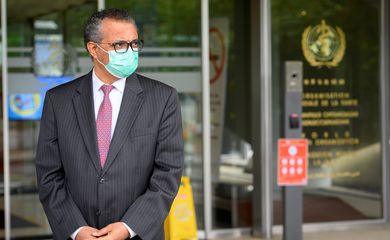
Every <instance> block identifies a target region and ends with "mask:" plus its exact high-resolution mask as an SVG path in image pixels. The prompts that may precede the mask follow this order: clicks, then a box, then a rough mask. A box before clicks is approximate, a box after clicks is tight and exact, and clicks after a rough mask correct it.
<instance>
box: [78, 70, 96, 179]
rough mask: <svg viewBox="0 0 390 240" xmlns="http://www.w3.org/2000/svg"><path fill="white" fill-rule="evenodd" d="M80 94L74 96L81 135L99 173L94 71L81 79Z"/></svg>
mask: <svg viewBox="0 0 390 240" xmlns="http://www.w3.org/2000/svg"><path fill="white" fill-rule="evenodd" d="M76 91H77V92H78V93H79V94H78V95H76V96H75V97H74V98H73V105H74V108H75V111H76V115H77V121H78V123H79V127H80V131H81V135H82V137H83V140H84V143H85V145H86V146H87V150H88V153H89V155H90V157H91V161H92V163H93V165H94V166H95V169H96V171H97V172H98V173H100V172H101V167H100V161H99V150H98V147H97V137H96V123H95V112H94V111H95V110H94V103H93V96H92V94H93V93H92V72H90V73H89V74H88V75H86V76H85V77H84V79H83V80H81V83H80V85H79V86H78V88H77V90H76Z"/></svg>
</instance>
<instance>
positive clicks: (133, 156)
mask: <svg viewBox="0 0 390 240" xmlns="http://www.w3.org/2000/svg"><path fill="white" fill-rule="evenodd" d="M92 94H93V93H92V72H90V73H89V74H87V75H85V76H82V77H80V78H78V79H76V80H73V81H72V82H69V83H66V84H63V85H60V86H58V87H56V88H53V89H51V90H50V91H48V92H47V94H46V98H45V103H44V110H43V115H42V119H41V129H40V134H39V141H38V149H37V157H36V171H37V179H38V187H39V197H40V200H41V202H42V205H43V207H44V209H45V212H46V215H47V218H48V220H49V223H50V226H51V228H52V231H53V234H54V238H55V239H67V238H68V237H69V236H70V235H71V234H72V233H73V232H74V231H75V230H77V229H78V228H79V227H81V226H86V225H88V226H92V227H95V228H98V229H101V228H103V227H105V226H106V225H108V224H110V223H113V222H118V221H121V222H125V223H126V224H127V225H128V226H129V227H130V228H132V229H133V230H134V231H135V232H136V233H137V234H138V235H139V237H141V238H142V239H146V240H148V239H150V240H156V239H164V226H163V223H164V220H165V217H166V215H167V213H168V211H169V209H170V206H171V203H172V201H173V199H174V197H175V196H176V193H177V190H178V187H179V184H180V177H181V174H182V168H183V139H182V126H181V114H180V106H179V104H178V98H177V93H176V91H175V90H174V89H173V88H171V87H169V86H167V85H164V84H162V83H160V82H158V81H154V80H151V79H149V78H146V77H144V76H141V75H138V74H135V73H134V74H132V75H131V76H130V77H128V78H127V80H126V86H125V90H124V95H123V99H122V104H121V107H120V112H119V116H118V121H117V124H116V128H115V131H114V135H113V137H112V140H111V145H110V150H109V153H108V156H107V161H106V164H105V166H104V168H103V169H102V168H101V166H100V163H99V162H100V160H99V154H98V147H97V140H96V126H95V114H94V105H93V104H94V103H93V95H92Z"/></svg>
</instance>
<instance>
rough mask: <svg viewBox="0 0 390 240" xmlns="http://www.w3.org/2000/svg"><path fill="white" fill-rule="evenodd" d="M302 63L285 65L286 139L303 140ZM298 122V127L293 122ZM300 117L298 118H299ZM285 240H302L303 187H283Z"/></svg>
mask: <svg viewBox="0 0 390 240" xmlns="http://www.w3.org/2000/svg"><path fill="white" fill-rule="evenodd" d="M302 75H303V74H302V62H297V61H289V62H286V64H285V79H286V82H285V84H286V85H285V86H286V92H285V99H284V100H285V101H284V103H285V105H284V106H285V110H284V112H285V117H284V119H285V121H284V133H285V138H301V133H302V124H301V117H300V116H301V115H302V105H301V99H302ZM293 116H294V121H295V120H298V125H296V124H294V125H295V126H293V124H292V121H293V118H292V117H293ZM297 116H298V117H297ZM282 191H283V207H284V211H283V213H284V214H283V217H284V218H283V239H284V240H302V222H303V197H302V196H303V187H301V186H287V187H283V189H282Z"/></svg>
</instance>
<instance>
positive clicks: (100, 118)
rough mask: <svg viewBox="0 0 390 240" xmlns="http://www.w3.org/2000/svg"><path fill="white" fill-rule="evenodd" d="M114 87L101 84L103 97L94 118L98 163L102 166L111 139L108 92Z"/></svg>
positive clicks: (110, 112) (110, 110)
mask: <svg viewBox="0 0 390 240" xmlns="http://www.w3.org/2000/svg"><path fill="white" fill-rule="evenodd" d="M113 88H114V87H113V86H111V85H103V86H102V87H101V89H102V91H103V93H104V98H103V102H102V104H100V107H99V112H98V115H97V119H96V130H97V138H98V145H99V155H100V165H101V166H102V168H103V167H104V164H105V163H106V158H107V154H108V149H109V148H110V141H111V123H112V106H111V101H110V98H109V94H110V92H111V90H112V89H113Z"/></svg>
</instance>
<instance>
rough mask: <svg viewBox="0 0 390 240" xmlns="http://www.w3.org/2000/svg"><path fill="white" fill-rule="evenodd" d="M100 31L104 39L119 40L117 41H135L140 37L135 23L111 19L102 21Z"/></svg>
mask: <svg viewBox="0 0 390 240" xmlns="http://www.w3.org/2000/svg"><path fill="white" fill-rule="evenodd" d="M100 31H101V33H102V37H103V38H105V37H107V38H113V37H114V38H117V39H115V40H133V39H134V38H137V36H138V34H137V28H136V26H135V25H134V24H133V23H131V22H128V21H123V20H116V19H111V18H105V19H103V20H102V22H101V28H100ZM113 40H114V39H113Z"/></svg>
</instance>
